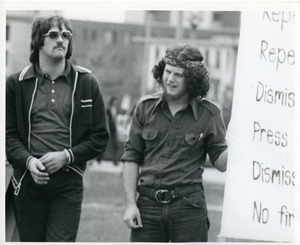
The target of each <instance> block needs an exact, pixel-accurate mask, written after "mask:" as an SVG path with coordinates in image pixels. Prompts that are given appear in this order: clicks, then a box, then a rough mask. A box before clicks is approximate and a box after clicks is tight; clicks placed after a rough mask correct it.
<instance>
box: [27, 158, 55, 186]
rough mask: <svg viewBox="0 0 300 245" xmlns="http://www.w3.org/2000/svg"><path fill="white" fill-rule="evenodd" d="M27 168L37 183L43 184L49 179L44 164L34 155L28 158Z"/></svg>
mask: <svg viewBox="0 0 300 245" xmlns="http://www.w3.org/2000/svg"><path fill="white" fill-rule="evenodd" d="M28 170H29V171H30V173H31V176H32V178H33V180H34V182H35V183H37V184H39V185H45V184H47V183H48V181H49V180H50V178H49V174H48V173H46V172H45V171H46V168H45V166H44V165H43V164H42V163H41V161H40V160H38V159H37V158H35V157H33V158H31V159H30V161H29V163H28Z"/></svg>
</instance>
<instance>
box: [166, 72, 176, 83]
mask: <svg viewBox="0 0 300 245" xmlns="http://www.w3.org/2000/svg"><path fill="white" fill-rule="evenodd" d="M174 81H175V78H174V74H173V72H172V73H170V74H169V77H168V82H174Z"/></svg>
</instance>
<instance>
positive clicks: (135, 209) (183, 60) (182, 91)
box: [121, 45, 227, 242]
mask: <svg viewBox="0 0 300 245" xmlns="http://www.w3.org/2000/svg"><path fill="white" fill-rule="evenodd" d="M153 77H154V79H156V81H157V82H158V84H159V85H160V87H161V90H162V91H161V92H158V93H155V94H152V95H147V96H145V97H143V98H142V99H141V100H140V101H139V102H138V104H137V106H136V109H135V112H134V115H133V119H132V124H131V129H130V132H129V137H128V140H127V142H126V144H125V152H124V155H123V156H122V158H121V160H122V161H124V170H123V178H124V186H125V194H126V199H127V205H126V211H125V215H124V221H125V223H126V224H127V226H128V227H129V228H131V238H130V240H131V241H132V242H170V241H171V242H207V239H208V228H209V220H208V216H207V207H206V201H205V195H204V189H203V185H202V174H203V172H204V168H203V165H204V164H205V162H206V157H207V155H208V156H209V158H210V161H211V162H212V164H213V165H214V167H215V168H216V169H218V170H219V171H222V172H223V171H225V170H226V164H227V144H226V140H225V134H226V130H225V126H224V123H223V118H222V115H221V111H220V110H219V109H218V108H217V107H216V106H215V105H214V104H212V103H211V102H209V101H208V100H205V99H204V97H205V96H206V94H207V92H208V90H209V87H210V83H209V73H208V71H207V70H206V68H205V66H204V64H203V56H202V54H201V52H200V50H199V49H198V48H196V47H192V46H190V45H176V46H173V47H170V48H168V49H167V51H166V55H165V57H163V58H162V59H161V61H160V62H159V63H158V65H155V66H154V68H153ZM137 192H138V193H139V196H138V199H137V201H136V193H137Z"/></svg>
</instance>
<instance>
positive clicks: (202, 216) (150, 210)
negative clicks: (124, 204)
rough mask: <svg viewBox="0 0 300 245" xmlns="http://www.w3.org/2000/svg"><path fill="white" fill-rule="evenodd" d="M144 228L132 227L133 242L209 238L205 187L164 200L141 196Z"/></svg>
mask: <svg viewBox="0 0 300 245" xmlns="http://www.w3.org/2000/svg"><path fill="white" fill-rule="evenodd" d="M137 205H138V208H139V210H140V213H141V218H142V224H143V227H142V228H138V229H132V230H131V237H130V241H131V242H207V237H208V234H207V233H208V229H209V220H208V217H207V207H206V201H205V196H204V192H203V191H198V192H195V193H192V194H189V195H186V196H184V197H182V198H179V199H175V200H172V201H171V202H170V203H168V204H161V203H158V202H157V201H155V200H154V199H151V198H149V197H146V196H141V195H140V196H139V198H138V200H137Z"/></svg>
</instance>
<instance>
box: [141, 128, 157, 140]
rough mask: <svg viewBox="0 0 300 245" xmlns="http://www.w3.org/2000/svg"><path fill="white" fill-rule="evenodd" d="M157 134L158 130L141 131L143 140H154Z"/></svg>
mask: <svg viewBox="0 0 300 245" xmlns="http://www.w3.org/2000/svg"><path fill="white" fill-rule="evenodd" d="M157 134H158V130H143V132H142V137H143V139H144V140H154V139H155V138H156V137H157Z"/></svg>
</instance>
